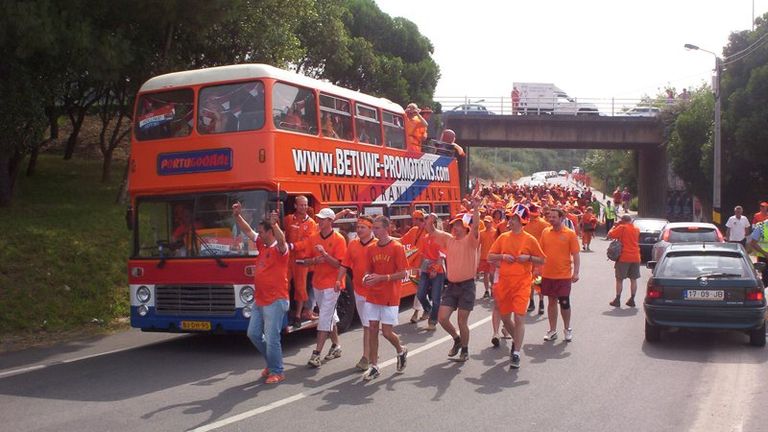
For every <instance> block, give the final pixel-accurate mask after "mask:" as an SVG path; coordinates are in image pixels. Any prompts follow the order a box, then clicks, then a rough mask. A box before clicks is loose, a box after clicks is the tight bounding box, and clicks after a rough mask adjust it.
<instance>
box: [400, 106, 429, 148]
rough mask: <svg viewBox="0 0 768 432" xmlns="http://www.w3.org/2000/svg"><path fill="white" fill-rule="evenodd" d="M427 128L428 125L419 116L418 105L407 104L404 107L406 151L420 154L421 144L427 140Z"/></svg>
mask: <svg viewBox="0 0 768 432" xmlns="http://www.w3.org/2000/svg"><path fill="white" fill-rule="evenodd" d="M427 126H429V124H428V123H427V121H426V120H424V117H422V116H421V114H419V107H418V105H416V104H415V103H413V102H412V103H409V104H408V106H407V107H405V135H406V137H407V139H408V151H413V152H421V143H423V142H424V140H425V139H427Z"/></svg>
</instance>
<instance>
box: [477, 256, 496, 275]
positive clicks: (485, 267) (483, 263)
mask: <svg viewBox="0 0 768 432" xmlns="http://www.w3.org/2000/svg"><path fill="white" fill-rule="evenodd" d="M493 267H494V266H493V264H491V263H489V262H488V260H484V259H481V260H480V264H478V265H477V271H478V273H479V272H483V273H488V274H490V273H492V272H493Z"/></svg>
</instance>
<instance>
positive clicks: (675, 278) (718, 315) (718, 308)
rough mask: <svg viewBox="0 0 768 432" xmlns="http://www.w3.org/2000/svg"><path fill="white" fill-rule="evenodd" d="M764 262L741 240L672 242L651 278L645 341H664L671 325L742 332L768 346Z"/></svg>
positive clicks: (652, 264)
mask: <svg viewBox="0 0 768 432" xmlns="http://www.w3.org/2000/svg"><path fill="white" fill-rule="evenodd" d="M763 265H764V264H763V263H757V264H752V261H751V260H750V258H749V255H748V254H747V252H746V250H745V249H744V247H743V246H742V245H740V244H738V243H678V244H671V245H670V246H669V247H668V248H667V249H666V250H665V251H664V254H663V255H662V256H661V259H660V260H659V261H658V262H657V261H649V262H648V263H647V267H648V268H650V269H653V275H652V276H651V278H650V279H649V280H648V289H647V291H646V296H645V302H644V305H643V306H644V309H645V340H646V341H648V342H658V341H659V340H660V339H661V332H662V330H663V329H665V328H689V329H691V328H696V329H721V330H736V331H742V332H745V333H746V334H748V335H749V342H750V344H752V345H754V346H761V347H762V346H765V312H766V301H765V287H764V286H763V282H762V280H761V279H760V277H759V272H760V271H761V270H762V266H763Z"/></svg>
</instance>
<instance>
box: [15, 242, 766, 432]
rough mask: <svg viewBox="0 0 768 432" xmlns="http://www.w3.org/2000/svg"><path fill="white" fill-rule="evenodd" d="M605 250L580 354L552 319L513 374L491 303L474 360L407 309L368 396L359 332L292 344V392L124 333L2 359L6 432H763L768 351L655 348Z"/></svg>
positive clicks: (685, 345) (187, 345) (204, 348)
mask: <svg viewBox="0 0 768 432" xmlns="http://www.w3.org/2000/svg"><path fill="white" fill-rule="evenodd" d="M606 246H607V242H605V241H600V240H599V241H597V242H595V243H593V247H594V248H595V249H596V251H595V252H593V253H584V254H582V263H583V264H582V271H581V274H582V280H581V281H579V282H578V283H577V284H576V285H575V286H574V292H573V295H572V303H573V328H574V341H573V342H572V343H566V342H564V341H562V332H561V333H560V339H558V340H557V341H555V342H544V341H543V340H542V337H543V335H544V333H545V331H546V330H547V326H546V318H544V317H539V316H538V315H531V316H529V318H528V325H527V327H526V329H527V330H526V331H527V333H526V343H525V346H524V349H523V356H522V368H521V369H519V370H517V371H514V370H510V369H509V367H508V364H509V360H508V355H509V351H508V349H509V347H508V345H504V344H505V343H507V342H506V341H505V342H503V343H502V347H501V348H496V349H494V348H492V347H491V346H490V322H489V316H490V307H491V304H490V303H489V302H488V301H487V300H483V299H480V298H478V300H477V302H476V307H475V311H474V312H473V314H472V316H471V318H470V322H471V324H472V339H471V343H470V360H469V361H468V362H467V363H464V364H460V363H455V362H452V361H449V360H448V359H447V357H446V352H447V351H448V349H449V348H450V343H449V338H448V337H447V336H446V334H445V332H443V331H442V330H438V331H437V332H435V333H426V332H423V331H418V330H417V328H416V326H415V325H413V324H410V323H408V322H407V321H408V317H409V316H410V311H409V310H407V309H406V308H403V309H402V313H401V314H400V322H401V323H404V324H401V325H399V326H398V327H397V330H398V332H399V333H400V334H401V336H402V339H403V340H404V341H405V342H406V343H407V345H408V347H409V348H410V353H411V354H410V356H409V361H408V367H407V369H406V370H405V372H404V373H403V374H396V373H395V367H394V364H393V363H394V359H393V358H394V352H393V350H392V348H391V347H390V346H389V345H388V344H386V342H384V341H382V343H381V351H380V352H381V353H382V360H385V361H384V362H383V363H382V365H383V366H384V368H383V370H382V375H381V377H380V378H379V379H378V380H375V381H373V382H371V383H363V382H362V381H361V377H360V374H359V373H357V372H354V371H353V365H354V364H355V363H356V362H357V360H358V358H359V357H360V353H361V348H360V345H361V336H362V335H361V330H360V329H359V327H356V328H354V329H353V330H351V331H349V332H347V333H345V334H344V335H342V347H343V349H344V354H343V356H342V357H341V358H340V359H336V360H333V361H331V362H330V363H327V364H325V365H324V366H323V367H322V368H320V369H317V370H313V369H308V368H307V367H306V361H307V359H308V358H309V355H310V352H311V349H312V342H313V340H314V335H313V334H312V333H311V332H306V333H304V334H294V335H291V336H290V337H288V338H287V339H286V340H285V342H284V346H285V356H286V368H287V371H286V373H287V380H286V381H285V382H284V383H282V384H280V385H279V386H276V387H274V386H267V385H265V384H263V383H261V382H260V381H259V380H258V374H259V372H260V369H261V368H262V367H263V365H264V363H263V360H262V358H261V357H260V356H259V355H258V353H257V352H256V350H255V349H254V348H253V347H252V346H251V345H250V343H249V342H248V341H247V339H246V338H245V337H205V336H200V335H166V334H143V333H140V332H137V331H127V332H124V333H121V334H117V335H113V336H108V337H103V338H98V339H93V340H88V341H80V342H73V343H69V344H63V345H58V346H55V347H51V348H46V349H34V350H27V351H23V352H17V353H6V354H4V355H2V357H0V419H2V421H3V426H2V429H3V430H6V431H86V432H90V431H94V432H95V431H148V430H150V431H180V430H198V431H207V430H217V431H239V430H249V431H255V430H280V429H282V430H318V429H321V430H360V431H393V430H402V431H411V430H417V429H421V430H442V431H453V430H467V429H469V430H491V429H492V428H505V429H506V428H515V429H517V428H520V429H522V430H536V431H573V430H578V431H582V430H583V431H619V430H621V431H697V432H698V431H765V430H766V429H767V428H768V426H765V425H764V424H763V423H764V420H763V416H764V414H763V413H764V411H763V410H764V407H763V406H764V400H765V396H766V388H768V385H767V384H768V379H766V378H765V377H763V376H762V375H761V372H762V368H763V367H764V366H765V363H766V361H767V360H768V350H766V349H762V348H754V347H751V346H749V345H748V339H747V337H746V336H745V335H742V334H737V333H726V332H689V331H679V332H674V333H665V334H664V337H663V341H662V343H660V344H654V345H650V344H647V343H645V342H644V340H643V320H644V317H643V312H642V309H641V308H638V309H631V308H627V307H622V308H621V309H614V308H612V307H610V306H608V302H609V301H610V300H611V299H612V297H613V279H612V266H611V264H612V263H610V262H609V261H607V260H606V259H605V248H606ZM642 274H643V277H642V279H641V280H640V281H639V282H640V287H641V288H640V293H641V294H640V297H642V294H643V293H644V286H645V283H646V280H647V277H648V270H645V269H644V270H643V271H642ZM481 293H482V289H480V288H479V289H478V294H481ZM420 325H421V324H420Z"/></svg>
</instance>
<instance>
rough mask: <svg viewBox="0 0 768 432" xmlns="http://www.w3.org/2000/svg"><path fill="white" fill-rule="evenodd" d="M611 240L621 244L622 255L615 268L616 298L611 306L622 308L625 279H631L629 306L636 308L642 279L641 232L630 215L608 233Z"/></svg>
mask: <svg viewBox="0 0 768 432" xmlns="http://www.w3.org/2000/svg"><path fill="white" fill-rule="evenodd" d="M608 238H609V239H616V240H619V241H620V242H621V255H620V256H619V260H618V261H616V263H615V264H614V266H613V268H614V270H615V275H616V298H614V299H613V301H612V302H610V303H609V304H610V305H611V306H613V307H620V306H621V291H622V283H623V281H624V279H627V278H629V290H630V295H629V300H627V306H629V307H635V294H636V293H637V280H638V279H639V278H640V230H639V229H638V228H637V227H636V226H635V225H634V224H633V223H632V217H631V216H630V215H627V214H625V215H623V216H622V217H621V220H620V221H619V224H618V225H616V226H615V227H613V228H612V229H611V230H610V231H608Z"/></svg>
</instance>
